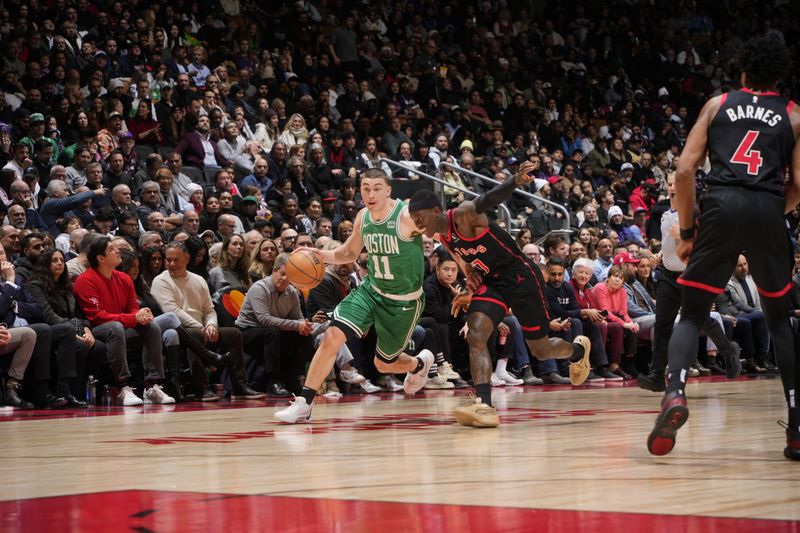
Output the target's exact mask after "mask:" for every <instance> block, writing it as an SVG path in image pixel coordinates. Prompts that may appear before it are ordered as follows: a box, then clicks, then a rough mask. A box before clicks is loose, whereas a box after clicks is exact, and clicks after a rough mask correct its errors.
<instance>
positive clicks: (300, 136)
mask: <svg viewBox="0 0 800 533" xmlns="http://www.w3.org/2000/svg"><path fill="white" fill-rule="evenodd" d="M281 141H283V142H284V143H286V146H294V145H295V144H305V143H306V141H308V129H307V128H306V119H304V118H303V115H301V114H300V113H295V114H294V115H292V116H291V117H289V120H288V121H287V122H286V126H285V127H284V128H283V133H281Z"/></svg>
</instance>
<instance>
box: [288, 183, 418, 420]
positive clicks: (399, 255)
mask: <svg viewBox="0 0 800 533" xmlns="http://www.w3.org/2000/svg"><path fill="white" fill-rule="evenodd" d="M391 192H392V188H391V186H390V182H389V176H387V175H386V173H384V172H383V171H382V170H380V169H370V170H367V171H366V172H364V174H363V175H362V176H361V198H362V199H363V201H364V204H365V206H366V207H365V208H364V209H362V210H361V211H360V212H359V213H358V214H357V215H356V218H355V222H354V224H353V225H354V227H353V233H352V235H350V237H349V238H348V239H347V241H345V243H344V244H343V245H341V246H339V247H338V248H336V249H334V250H317V249H313V251H314V252H315V253H317V254H318V255H319V256H320V259H322V261H323V262H325V263H327V264H334V265H341V264H344V263H353V262H354V261H355V260H356V259H357V258H358V256H359V254H360V253H361V250H363V249H364V248H366V250H367V253H368V254H369V259H368V268H367V270H368V276H367V278H366V279H365V280H364V282H363V283H362V284H361V285H359V286H358V287H357V288H355V289H353V290H352V291H350V293H349V294H348V295H347V296H346V297H345V299H344V300H342V301H341V302H340V303H339V305H338V306H336V309H334V311H333V323H332V324H331V326H330V327H329V328H328V329H327V330H326V331H325V333H324V337H323V339H322V343H321V344H320V346H319V348H318V349H317V352H316V353H315V354H314V358H313V359H312V361H311V366H310V367H309V368H308V374H307V375H306V382H305V386H304V387H303V392H302V395H301V396H299V397H298V398H296V399H295V401H294V402H292V403H291V404H290V405H289V407H287V408H285V409H282V410H280V411H278V412H277V413H275V417H276V418H277V419H278V420H281V421H283V422H286V423H289V424H295V423H297V422H308V421H309V420H311V403H312V402H313V401H314V397H315V396H316V394H317V391H318V390H319V388H320V387H321V386H322V384H323V383H324V382H325V378H326V377H327V376H328V374H329V373H330V371H331V369H332V368H333V364H334V362H335V360H336V353H337V352H338V351H339V348H341V346H342V344H344V343H345V342H346V341H347V339H348V338H351V337H363V336H364V335H366V333H367V331H368V330H369V328H371V327H374V328H375V333H376V334H377V336H378V344H377V348H376V354H375V367H376V368H377V369H378V372H382V373H384V374H400V373H403V372H406V373H407V374H406V379H405V383H404V384H403V388H404V390H405V392H406V393H408V394H414V393H416V392H417V391H418V390H420V389H421V388H422V387H423V386H424V385H425V383H427V381H428V370H429V369H430V367H431V365H432V364H433V360H434V357H433V354H432V353H431V352H430V350H422V351H421V352H420V353H419V355H418V356H417V357H412V356H410V355H407V354H405V353H403V350H405V349H406V347H407V346H408V344H409V341H410V340H411V334H412V333H413V331H414V327H415V326H416V325H417V321H418V320H419V317H420V315H421V314H422V311H423V310H424V309H425V294H424V293H423V291H422V281H423V277H424V274H425V259H424V256H423V254H422V237H421V234H420V232H419V231H417V229H416V227H415V226H414V223H413V222H412V220H411V217H410V216H409V214H408V208H407V206H406V204H405V203H404V202H403V201H401V200H393V199H392V198H391V196H390V195H391Z"/></svg>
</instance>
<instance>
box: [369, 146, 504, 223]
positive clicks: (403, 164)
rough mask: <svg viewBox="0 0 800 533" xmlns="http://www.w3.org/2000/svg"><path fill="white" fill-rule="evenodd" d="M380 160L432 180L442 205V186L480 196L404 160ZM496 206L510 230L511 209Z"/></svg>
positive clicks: (443, 200)
mask: <svg viewBox="0 0 800 533" xmlns="http://www.w3.org/2000/svg"><path fill="white" fill-rule="evenodd" d="M380 160H381V161H382V162H385V163H386V164H387V165H389V166H395V167H399V168H403V169H405V170H408V171H410V172H413V173H414V174H416V175H417V176H419V177H420V178H424V179H425V180H428V181H430V182H432V183H433V190H434V191H435V192H436V193H437V194H438V195H439V198H440V199H441V200H442V205H447V201H446V199H445V194H444V188H445V187H447V188H450V189H455V190H456V191H458V192H461V193H463V194H465V195H466V196H468V197H469V198H475V197H477V196H480V195H479V194H478V193H476V192H475V191H471V190H469V189H467V188H466V187H460V186H458V185H453V184H450V183H447V182H446V181H445V180H443V179H441V178H440V177H436V176H433V175H431V174H428V173H427V172H422V171H421V170H419V167H415V166H414V165H411V164H407V163H406V162H401V161H394V160H393V159H387V158H385V157H382V158H381V159H380ZM484 177H485V176H484ZM487 179H488V178H487ZM392 181H393V182H395V180H392ZM492 181H494V180H492ZM404 183H414V181H404ZM495 183H498V182H495ZM393 188H394V187H393ZM498 207H499V208H500V212H501V213H502V218H503V219H504V220H505V223H506V228H507V229H508V231H511V220H512V219H511V211H509V210H508V207H506V206H505V205H503V204H500V205H499V206H498Z"/></svg>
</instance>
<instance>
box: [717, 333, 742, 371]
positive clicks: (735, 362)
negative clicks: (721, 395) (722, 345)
mask: <svg viewBox="0 0 800 533" xmlns="http://www.w3.org/2000/svg"><path fill="white" fill-rule="evenodd" d="M741 355H742V347H741V346H739V344H738V343H736V342H731V347H730V349H729V350H727V351H726V352H725V353H720V356H722V357H725V376H726V377H727V378H728V379H736V378H738V377H739V375H740V374H741V373H742V359H741Z"/></svg>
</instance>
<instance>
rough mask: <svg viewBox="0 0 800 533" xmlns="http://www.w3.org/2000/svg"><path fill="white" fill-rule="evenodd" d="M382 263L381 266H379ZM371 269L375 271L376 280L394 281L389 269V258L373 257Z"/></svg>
mask: <svg viewBox="0 0 800 533" xmlns="http://www.w3.org/2000/svg"><path fill="white" fill-rule="evenodd" d="M381 263H382V264H381ZM372 267H373V270H374V271H375V277H376V278H378V279H394V275H393V274H392V271H391V269H390V268H389V256H386V255H381V256H377V255H373V256H372Z"/></svg>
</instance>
